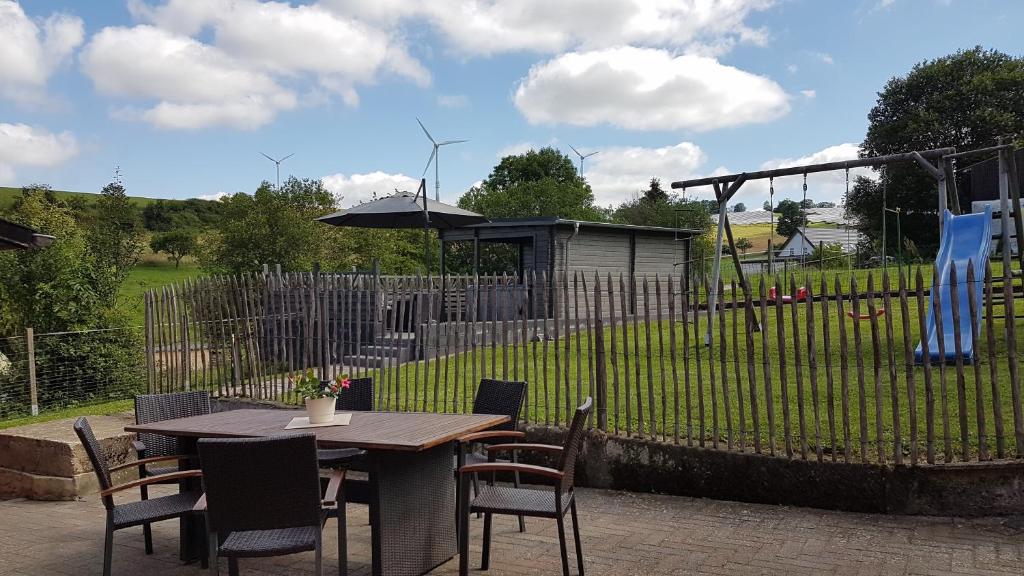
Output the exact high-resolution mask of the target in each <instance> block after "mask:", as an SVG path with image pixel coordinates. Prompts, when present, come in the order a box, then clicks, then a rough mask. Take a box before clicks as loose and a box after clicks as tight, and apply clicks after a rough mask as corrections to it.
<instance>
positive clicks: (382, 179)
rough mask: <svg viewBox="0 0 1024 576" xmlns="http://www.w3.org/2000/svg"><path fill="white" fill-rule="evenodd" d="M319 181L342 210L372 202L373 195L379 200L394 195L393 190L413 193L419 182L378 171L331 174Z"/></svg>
mask: <svg viewBox="0 0 1024 576" xmlns="http://www.w3.org/2000/svg"><path fill="white" fill-rule="evenodd" d="M320 181H321V182H323V184H324V188H327V189H328V190H330V191H331V193H333V194H334V198H335V202H336V203H337V204H338V205H339V206H341V207H344V208H349V207H351V206H355V205H356V204H359V203H360V202H366V201H368V200H373V196H374V193H376V194H377V197H378V198H380V197H383V196H390V195H392V194H394V193H395V189H398V190H400V191H403V192H404V191H408V192H415V191H416V189H417V188H418V187H419V185H420V181H419V180H417V179H415V178H412V177H410V176H406V175H405V174H400V173H399V174H388V173H387V172H381V171H379V170H378V171H376V172H369V173H367V174H351V175H345V174H340V173H339V174H331V175H328V176H324V177H323V178H321V179H320Z"/></svg>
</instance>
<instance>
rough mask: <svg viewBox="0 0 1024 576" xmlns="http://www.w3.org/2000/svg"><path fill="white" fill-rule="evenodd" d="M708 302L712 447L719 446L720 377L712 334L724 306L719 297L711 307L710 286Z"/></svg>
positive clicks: (707, 293) (719, 292)
mask: <svg viewBox="0 0 1024 576" xmlns="http://www.w3.org/2000/svg"><path fill="white" fill-rule="evenodd" d="M718 294H719V295H721V294H722V291H721V289H720V288H719V289H718ZM705 296H706V297H707V302H708V331H707V335H708V339H707V348H708V390H709V391H710V392H711V447H712V448H718V438H719V429H718V390H717V388H718V378H717V376H716V375H715V357H716V354H715V338H714V336H713V335H712V332H714V330H713V327H714V325H715V320H716V319H717V318H718V309H719V308H721V307H722V299H721V298H719V299H718V300H717V301H716V302H715V307H714V309H712V308H711V288H710V286H709V287H708V291H707V292H706V293H705Z"/></svg>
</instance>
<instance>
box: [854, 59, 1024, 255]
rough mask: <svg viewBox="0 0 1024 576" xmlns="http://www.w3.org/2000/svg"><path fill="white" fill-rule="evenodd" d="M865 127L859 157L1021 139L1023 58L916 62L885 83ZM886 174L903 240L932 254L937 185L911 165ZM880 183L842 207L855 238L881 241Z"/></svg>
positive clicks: (865, 183) (868, 184)
mask: <svg viewBox="0 0 1024 576" xmlns="http://www.w3.org/2000/svg"><path fill="white" fill-rule="evenodd" d="M868 122H869V126H868V131H867V135H866V136H865V138H864V142H863V143H862V144H861V154H862V155H864V156H876V155H882V154H893V153H898V152H906V151H909V150H927V149H930V148H939V147H943V146H956V147H957V148H959V149H962V150H969V149H972V148H980V147H984V146H990V145H993V144H996V142H997V139H998V138H999V137H1000V136H1003V135H1007V134H1022V133H1024V58H1015V57H1012V56H1009V55H1007V54H1003V53H1001V52H998V51H995V50H985V49H983V48H981V47H976V48H973V49H970V50H962V51H959V52H956V53H955V54H952V55H949V56H945V57H942V58H937V59H935V60H930V61H925V62H921V63H919V64H917V65H915V66H914V67H913V69H911V70H910V72H909V73H907V75H905V76H901V77H896V78H892V79H891V80H889V82H888V83H887V84H886V85H885V87H884V88H883V89H882V91H881V92H880V93H879V95H878V100H877V102H876V104H875V106H874V108H872V110H871V112H870V113H869V114H868ZM884 174H885V178H884V181H885V182H886V184H887V186H886V187H887V191H886V192H887V199H886V200H887V204H888V205H889V206H900V207H901V208H902V209H903V220H902V228H903V230H902V231H903V233H904V235H906V237H908V238H911V239H912V240H913V242H914V243H915V244H916V245H917V246H918V248H919V249H920V250H921V251H922V253H934V252H935V250H936V249H937V248H938V226H937V225H936V222H937V218H938V214H937V211H938V200H937V197H936V196H937V189H936V184H935V180H934V179H933V178H932V177H931V176H929V175H927V174H926V173H925V172H924V171H923V170H922V169H921V168H920V167H919V166H917V165H915V164H913V163H901V164H891V165H889V166H887V167H886V168H885V172H884ZM882 180H883V178H879V179H878V180H876V181H872V180H869V179H858V180H857V182H856V183H855V185H854V187H853V189H852V190H851V192H850V198H849V202H848V208H849V210H850V213H851V215H853V216H854V217H856V219H857V221H858V227H859V228H860V229H861V232H863V233H864V234H865V235H867V236H868V237H869V238H871V239H878V238H880V237H881V228H882V210H881V207H882V193H883V186H882ZM892 244H894V243H890V245H892ZM892 247H893V249H894V250H895V246H892Z"/></svg>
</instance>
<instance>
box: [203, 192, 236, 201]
mask: <svg viewBox="0 0 1024 576" xmlns="http://www.w3.org/2000/svg"><path fill="white" fill-rule="evenodd" d="M225 196H231V194H230V193H228V192H214V193H213V194H203V195H201V196H197V198H199V199H200V200H220V199H221V198H224V197H225Z"/></svg>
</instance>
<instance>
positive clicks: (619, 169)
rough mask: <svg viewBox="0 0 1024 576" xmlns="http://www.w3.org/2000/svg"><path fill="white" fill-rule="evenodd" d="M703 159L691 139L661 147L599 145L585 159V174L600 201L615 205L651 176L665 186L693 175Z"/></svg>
mask: <svg viewBox="0 0 1024 576" xmlns="http://www.w3.org/2000/svg"><path fill="white" fill-rule="evenodd" d="M705 161H706V157H705V155H704V152H703V151H702V150H701V149H700V147H699V146H697V145H696V144H693V143H690V142H680V143H679V144H676V145H674V146H664V147H661V148H642V147H614V148H602V149H601V151H600V153H599V154H596V155H594V156H591V157H590V158H588V159H587V161H586V164H585V168H584V175H585V176H586V179H587V182H589V183H590V187H591V188H592V189H593V190H594V196H595V198H596V200H597V203H598V204H599V205H601V206H608V205H616V206H617V205H619V204H621V203H622V202H624V201H626V200H629V199H632V198H633V197H634V196H635V195H636V194H637V193H638V192H639V191H640V190H643V189H646V188H647V185H648V183H649V182H650V181H651V178H652V177H656V178H659V179H660V180H661V183H662V185H663V187H664V188H665V189H668V186H669V183H670V182H672V181H673V180H681V179H684V178H689V177H693V176H694V175H695V174H696V172H697V170H698V168H700V167H701V165H703V164H704V162H705Z"/></svg>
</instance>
